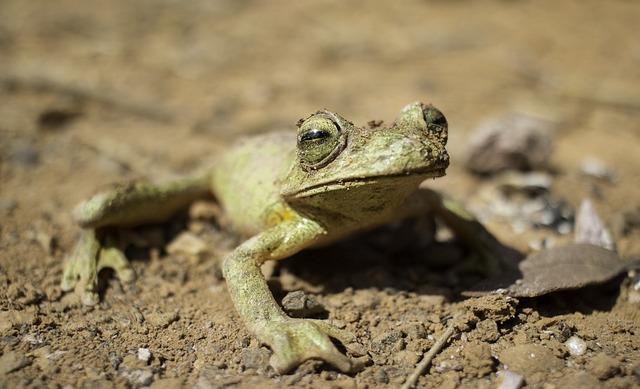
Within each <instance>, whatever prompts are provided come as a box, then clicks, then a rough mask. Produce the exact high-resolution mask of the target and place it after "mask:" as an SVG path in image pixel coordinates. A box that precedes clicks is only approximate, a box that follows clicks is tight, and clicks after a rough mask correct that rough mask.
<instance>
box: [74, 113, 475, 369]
mask: <svg viewBox="0 0 640 389" xmlns="http://www.w3.org/2000/svg"><path fill="white" fill-rule="evenodd" d="M334 125H335V126H334ZM323 126H324V127H323ZM298 127H299V129H298V135H297V139H296V134H294V133H288V134H268V135H263V136H259V137H256V138H253V139H251V140H247V141H245V142H244V143H242V144H240V145H238V146H237V147H235V148H233V149H231V150H229V152H227V153H226V154H225V155H222V156H221V157H220V158H219V160H218V163H217V164H216V165H215V168H214V169H213V171H212V172H211V174H210V176H206V177H200V178H194V179H188V180H181V181H176V182H172V183H168V184H163V185H153V184H144V183H136V184H132V185H129V186H126V187H119V188H115V189H112V190H110V191H107V192H103V193H100V194H98V195H96V196H94V197H92V198H91V199H89V200H87V201H86V202H84V203H83V204H81V205H80V206H79V207H78V208H77V209H76V213H75V217H76V219H77V220H78V222H79V224H80V225H81V226H82V227H84V228H86V229H87V233H86V234H85V236H84V237H83V239H82V241H81V243H80V244H79V245H78V249H77V250H76V252H75V253H74V255H73V256H72V258H71V260H70V262H69V264H68V265H67V268H66V270H65V275H64V280H63V288H64V289H65V290H69V289H72V288H74V287H76V284H78V285H77V287H78V288H79V289H80V292H81V293H82V297H83V301H84V302H85V303H86V304H95V303H96V302H97V301H98V295H97V293H96V291H97V277H96V274H97V271H99V269H101V268H103V267H110V268H113V269H114V270H115V271H116V272H117V273H118V274H119V275H120V276H121V277H123V279H131V278H133V273H132V271H131V269H130V267H129V265H128V263H127V261H126V259H125V258H124V256H123V255H122V253H120V252H119V251H117V250H116V249H115V248H113V247H112V246H111V245H110V244H109V243H108V240H106V239H105V238H104V237H103V236H102V235H103V231H104V230H105V228H106V227H111V226H121V225H131V224H143V223H146V222H152V221H158V220H160V219H163V218H166V217H167V216H169V215H170V214H171V213H172V212H173V211H175V209H178V208H180V207H182V206H184V205H186V204H188V203H189V202H190V201H192V200H193V199H194V198H196V197H198V196H200V195H202V194H203V193H204V192H206V190H207V188H206V186H207V185H206V183H207V182H208V181H210V189H211V191H212V192H213V194H214V196H215V197H216V199H217V201H219V202H220V204H221V205H222V207H223V209H224V210H225V211H226V212H227V213H228V216H229V218H230V220H231V221H232V222H233V225H234V228H235V229H236V230H237V231H238V232H239V233H242V234H244V235H246V236H247V237H249V239H248V240H246V241H245V242H244V243H242V244H241V245H240V246H238V247H237V248H236V249H235V250H234V251H233V252H232V253H231V254H229V255H228V256H227V258H225V261H224V266H223V271H224V276H225V278H226V280H227V285H228V288H229V292H230V294H231V296H232V298H233V301H234V304H235V306H236V308H237V310H238V313H239V314H240V316H241V317H242V319H243V320H244V322H245V324H246V325H247V327H248V328H249V330H250V331H251V332H252V333H253V334H254V335H255V336H256V337H257V338H258V339H260V340H261V341H262V342H263V343H265V344H267V345H269V346H270V347H271V348H272V350H273V356H272V359H271V364H272V366H273V367H274V368H275V369H276V371H278V372H286V371H288V370H290V369H292V368H294V367H295V366H297V365H298V364H300V363H301V362H303V361H304V360H306V359H310V358H316V359H321V360H324V361H326V362H328V363H330V364H332V365H334V366H335V367H337V368H339V369H340V370H343V371H353V370H356V369H358V368H359V367H360V364H361V361H359V360H358V359H351V358H348V357H347V356H345V355H344V354H342V353H340V352H339V351H338V350H337V349H336V347H335V346H334V345H333V343H332V342H331V340H330V339H329V337H333V338H337V339H338V340H340V341H341V342H342V343H343V344H345V345H346V346H347V348H348V345H349V344H350V343H351V342H353V341H354V337H353V336H352V335H351V334H349V333H346V332H344V331H343V330H339V329H337V328H335V327H332V326H331V325H329V324H327V323H326V322H324V321H319V320H309V319H293V318H289V317H288V316H286V315H285V313H284V312H283V311H282V310H281V309H280V307H279V306H278V304H277V303H276V301H275V300H274V298H273V296H272V294H271V292H270V291H269V289H268V287H267V284H266V281H265V279H264V277H263V275H262V273H261V271H260V265H261V264H262V263H264V262H265V261H267V260H272V259H281V258H285V257H288V256H291V255H292V254H294V253H296V252H298V251H300V250H302V249H304V248H307V247H311V246H316V245H322V244H327V243H330V242H333V241H335V240H338V239H341V238H343V237H345V236H347V235H351V234H353V233H354V232H357V231H360V230H363V229H367V228H372V227H375V226H377V225H379V224H382V223H386V222H389V221H392V220H395V219H400V218H403V217H407V216H409V215H420V214H422V213H426V212H428V211H429V210H431V209H433V208H434V203H437V202H438V201H440V198H439V196H438V195H436V194H435V193H433V192H431V191H427V190H419V189H418V186H419V185H420V183H421V182H422V181H424V180H425V179H427V178H435V177H439V176H442V175H444V173H445V169H446V167H447V166H448V164H449V157H448V155H447V153H446V150H445V148H444V146H445V143H446V140H447V125H446V121H445V120H444V116H442V115H441V114H440V113H439V112H438V111H437V110H435V108H433V107H432V106H428V105H424V104H422V103H414V104H410V105H408V106H406V107H405V108H404V109H403V110H402V111H401V112H400V114H399V116H398V118H397V119H396V121H395V122H394V123H393V124H392V125H391V126H389V127H366V128H359V127H356V126H354V125H353V124H352V123H350V122H348V121H347V120H345V119H344V118H342V117H340V116H338V115H336V114H334V113H332V112H329V111H318V112H316V113H315V114H313V115H311V116H310V117H309V118H307V119H305V120H303V121H301V122H300V123H299V126H298ZM319 129H320V130H323V129H326V131H320V130H319ZM296 142H297V144H298V147H297V148H296V147H295V145H296ZM435 208H438V206H435ZM440 208H441V207H440ZM453 224H454V225H455V224H456V223H455V221H454V223H453ZM462 229H463V230H464V227H463V228H462Z"/></svg>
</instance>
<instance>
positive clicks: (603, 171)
mask: <svg viewBox="0 0 640 389" xmlns="http://www.w3.org/2000/svg"><path fill="white" fill-rule="evenodd" d="M580 172H581V173H582V174H584V175H585V176H591V177H595V178H599V179H601V180H605V181H609V182H614V181H616V180H617V178H618V176H617V174H616V172H615V170H614V169H613V168H612V167H610V166H608V165H607V164H605V163H604V162H602V161H601V160H599V159H597V158H594V157H588V158H585V159H583V160H582V162H581V163H580Z"/></svg>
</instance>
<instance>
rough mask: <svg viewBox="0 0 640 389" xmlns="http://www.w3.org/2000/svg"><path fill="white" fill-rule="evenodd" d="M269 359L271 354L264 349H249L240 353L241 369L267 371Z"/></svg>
mask: <svg viewBox="0 0 640 389" xmlns="http://www.w3.org/2000/svg"><path fill="white" fill-rule="evenodd" d="M270 357H271V352H270V351H269V350H267V349H266V348H264V347H260V348H256V347H249V348H245V349H243V350H242V351H241V352H240V358H241V360H242V367H243V368H244V369H245V370H248V369H253V370H256V371H263V372H264V371H267V370H268V369H269V358H270Z"/></svg>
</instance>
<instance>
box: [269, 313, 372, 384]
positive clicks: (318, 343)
mask: <svg viewBox="0 0 640 389" xmlns="http://www.w3.org/2000/svg"><path fill="white" fill-rule="evenodd" d="M257 335H258V337H259V338H261V340H263V341H264V343H266V344H267V345H269V346H270V347H271V349H272V350H273V355H272V356H271V360H270V364H271V366H272V367H273V368H274V369H275V370H276V371H277V372H278V373H280V374H284V373H286V372H288V371H290V370H291V369H293V368H295V367H297V366H298V365H300V364H301V363H302V362H304V361H306V360H308V359H319V360H322V361H325V362H327V363H329V364H331V365H333V366H335V367H336V368H338V369H340V370H341V371H343V372H355V371H359V370H362V368H363V367H364V365H365V363H366V360H368V358H366V357H361V358H355V359H352V358H349V357H347V356H346V355H344V354H342V353H341V352H340V351H338V349H337V348H336V346H335V345H334V344H333V342H332V341H331V339H330V338H334V339H337V340H339V341H340V342H341V343H342V344H343V345H345V347H348V346H349V345H350V344H353V343H355V340H356V338H355V336H354V335H353V334H351V333H350V332H348V331H345V330H341V329H338V328H336V327H333V326H332V325H330V324H328V323H325V322H324V321H321V320H311V319H292V318H286V319H285V320H284V321H279V320H278V321H277V322H274V323H272V324H269V325H267V326H265V327H263V328H261V329H260V333H258V334H257ZM261 335H263V336H261Z"/></svg>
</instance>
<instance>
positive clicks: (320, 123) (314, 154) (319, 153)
mask: <svg viewBox="0 0 640 389" xmlns="http://www.w3.org/2000/svg"><path fill="white" fill-rule="evenodd" d="M344 144H345V137H344V136H343V131H342V128H341V127H340V125H339V124H338V123H337V121H336V120H334V118H333V117H331V116H329V115H326V114H321V113H319V114H316V115H313V116H311V117H309V118H308V119H306V120H305V121H303V122H302V123H301V124H300V126H299V129H298V157H299V158H300V163H301V164H302V166H303V167H304V168H306V169H318V168H321V167H323V166H325V165H326V164H328V163H329V162H331V161H332V160H333V159H334V158H335V157H336V156H337V155H338V154H340V152H341V151H342V149H343V148H344Z"/></svg>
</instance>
